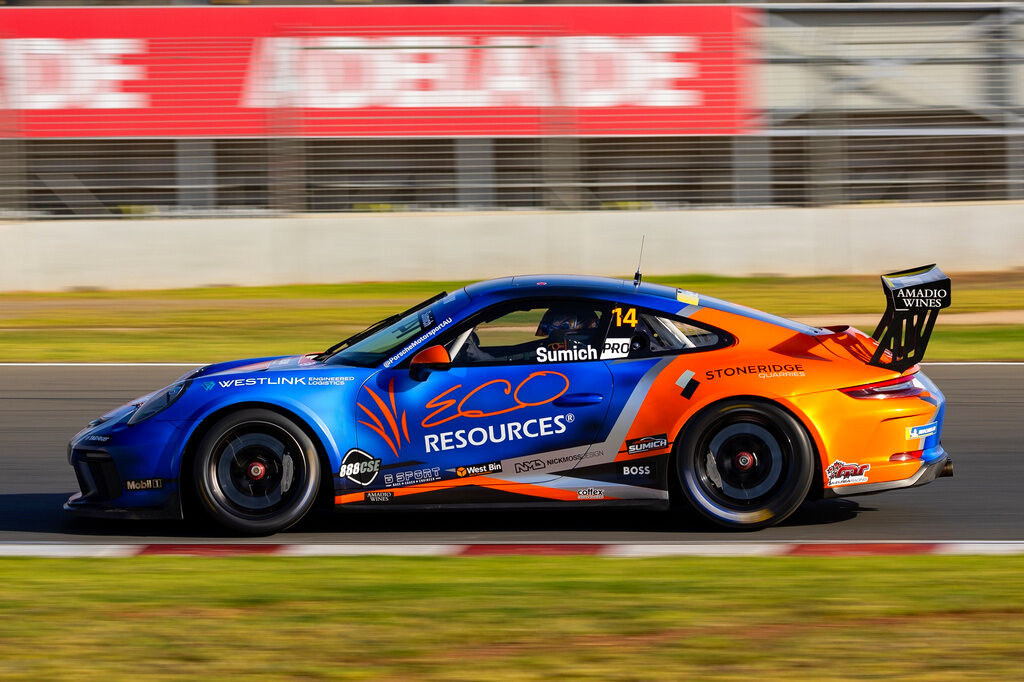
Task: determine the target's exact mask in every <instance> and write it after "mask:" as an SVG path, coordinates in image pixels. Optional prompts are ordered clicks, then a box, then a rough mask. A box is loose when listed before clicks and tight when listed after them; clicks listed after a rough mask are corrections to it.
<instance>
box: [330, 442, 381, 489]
mask: <svg viewBox="0 0 1024 682" xmlns="http://www.w3.org/2000/svg"><path fill="white" fill-rule="evenodd" d="M379 472H380V460H379V459H376V458H375V457H371V456H370V455H368V454H367V453H365V452H363V451H362V450H357V449H355V448H353V449H352V450H349V451H348V452H347V453H346V454H345V458H344V459H342V460H341V469H340V470H339V471H338V476H340V477H341V478H347V479H348V480H350V481H352V482H353V483H356V484H358V485H362V486H366V485H370V484H371V483H373V482H374V480H375V479H376V478H377V474H378V473H379Z"/></svg>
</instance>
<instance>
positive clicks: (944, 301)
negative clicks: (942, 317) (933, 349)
mask: <svg viewBox="0 0 1024 682" xmlns="http://www.w3.org/2000/svg"><path fill="white" fill-rule="evenodd" d="M882 291H884V292H885V313H884V314H883V315H882V319H881V320H880V321H879V322H878V326H877V327H876V328H875V333H874V334H872V335H871V336H872V337H873V338H874V339H875V340H876V341H878V348H877V349H875V354H874V355H873V356H872V357H871V360H869V361H868V364H871V365H874V366H875V367H882V368H884V369H891V370H894V371H897V372H902V371H903V370H905V369H907V368H908V367H912V366H913V365H916V364H917V363H919V362H921V360H922V358H924V351H925V348H927V346H928V339H929V338H931V335H932V329H933V328H934V327H935V320H936V319H937V318H938V317H939V311H940V310H942V309H943V308H948V307H949V304H950V301H951V298H950V292H949V277H947V276H946V275H945V273H943V272H942V270H939V269H938V268H937V267H936V266H935V265H934V264H932V265H926V266H924V267H920V268H913V269H911V270H901V271H900V272H890V273H889V274H888V275H882Z"/></svg>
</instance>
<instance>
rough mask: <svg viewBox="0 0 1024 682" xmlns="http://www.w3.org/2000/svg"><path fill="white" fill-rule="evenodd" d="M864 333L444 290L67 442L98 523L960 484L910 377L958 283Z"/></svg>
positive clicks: (692, 309) (700, 310)
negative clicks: (321, 504)
mask: <svg viewBox="0 0 1024 682" xmlns="http://www.w3.org/2000/svg"><path fill="white" fill-rule="evenodd" d="M882 284H883V291H884V292H885V296H886V310H885V313H884V315H883V317H882V320H881V322H880V323H879V325H878V328H877V329H876V330H875V332H874V334H873V336H868V335H866V334H864V333H862V332H860V331H858V330H857V329H854V328H852V327H846V326H836V327H824V328H819V327H812V326H808V325H806V324H801V323H798V322H794V321H791V320H787V319H784V318H781V317H777V316H775V315H771V314H767V313H764V312H760V311H757V310H753V309H750V308H746V307H743V306H740V305H736V304H733V303H729V302H726V301H723V300H719V299H716V298H712V297H709V296H704V295H701V294H698V293H694V292H692V291H686V290H682V289H676V288H672V287H668V286H662V285H656V284H651V283H647V282H643V281H642V278H641V276H640V274H639V273H637V276H636V277H635V278H634V280H633V281H629V280H620V279H610V278H601V277H583V276H567V275H551V276H516V277H506V278H502V279H494V280H490V281H485V282H479V283H476V284H471V285H469V286H467V287H465V288H463V289H459V290H458V291H455V292H454V293H451V294H449V293H444V292H442V293H439V294H438V295H436V296H433V297H431V298H429V299H427V300H426V301H423V302H422V303H420V304H419V305H417V306H414V307H413V308H410V309H409V310H406V311H404V312H402V313H399V314H397V315H394V316H392V317H389V318H387V319H384V320H381V321H380V322H378V323H376V324H374V325H372V326H371V327H369V328H367V329H366V330H364V331H362V332H360V333H358V334H356V335H354V336H352V337H350V338H348V339H345V340H344V341H342V342H341V343H338V344H335V345H334V346H332V347H330V348H328V349H327V350H326V351H323V352H319V353H313V354H306V355H295V356H287V357H272V358H260V359H250V360H238V361H234V362H223V363H218V364H212V365H207V366H205V367H201V368H199V369H196V370H195V371H192V372H189V373H188V374H186V375H185V376H183V377H181V378H180V379H179V380H177V381H175V382H174V383H172V384H171V385H170V386H167V387H166V388H163V389H161V390H159V391H156V392H154V393H151V394H149V395H146V396H143V397H141V398H139V399H137V400H133V401H131V402H130V403H128V404H126V405H123V406H122V407H119V408H117V409H115V410H113V411H111V412H109V413H107V414H105V415H103V416H102V417H100V418H98V419H96V420H94V421H92V422H91V423H90V424H89V425H88V427H86V428H85V429H84V430H82V431H81V432H80V433H78V434H77V435H76V436H75V437H74V438H73V439H72V441H71V443H70V445H69V447H68V459H69V462H70V464H71V466H72V467H74V471H75V473H76V475H77V478H78V481H79V484H80V487H81V492H80V493H77V494H75V495H73V496H72V497H71V498H70V499H69V500H68V501H67V503H66V504H65V509H67V510H68V511H71V512H77V513H81V514H85V515H92V516H103V517H128V518H153V517H170V518H181V517H183V516H184V515H186V514H188V513H193V512H202V513H205V514H206V515H208V516H209V517H210V518H212V519H213V520H214V521H216V522H217V523H219V524H221V525H223V526H224V527H226V528H228V529H231V530H232V531H235V532H241V533H247V534H270V533H274V532H277V531H280V530H282V529H284V528H287V527H289V526H291V525H293V524H295V523H297V522H298V521H299V520H300V519H302V518H303V517H304V516H305V515H306V514H307V512H308V511H309V510H310V509H311V508H312V507H313V505H314V503H316V502H317V501H318V500H321V501H325V502H326V503H327V504H333V505H334V506H335V507H338V508H341V509H345V508H367V507H371V508H399V507H401V508H436V507H456V508H466V509H469V508H478V507H482V506H502V505H504V506H513V505H534V506H538V505H546V506H557V507H568V506H607V505H648V506H654V507H664V508H666V509H668V508H670V507H671V508H675V509H680V508H683V509H685V508H691V509H694V510H696V511H697V512H699V514H701V515H703V516H704V517H706V518H707V519H709V520H711V521H713V522H715V523H717V524H720V525H722V526H726V527H730V528H735V529H757V528H763V527H765V526H769V525H772V524H775V523H778V522H779V521H781V520H782V519H785V518H786V517H787V516H789V515H790V514H791V513H793V512H794V511H795V510H796V509H797V507H799V506H800V504H801V503H803V502H804V501H805V500H807V499H816V498H820V497H822V496H837V495H857V494H862V493H877V492H880V491H884V490H891V489H896V488H905V487H910V486H916V485H921V484H924V483H928V482H930V481H932V480H933V479H935V478H936V477H940V476H950V475H952V462H951V460H950V458H949V456H948V455H947V454H946V452H945V451H944V450H943V449H942V446H941V445H940V437H941V434H942V422H943V415H944V411H945V399H944V398H943V395H942V393H941V392H940V391H939V389H938V388H937V387H936V385H935V384H934V383H933V382H932V381H931V380H930V379H929V378H928V377H926V376H925V374H924V373H923V372H922V371H920V369H919V366H918V364H917V363H918V362H919V361H920V359H921V358H922V357H923V354H924V351H925V348H926V346H927V343H928V339H929V337H930V335H931V331H932V328H933V326H934V324H935V319H936V317H937V315H938V312H939V310H940V309H942V308H945V307H947V306H948V305H949V303H950V283H949V278H948V277H946V276H945V275H944V274H943V273H942V271H941V270H939V269H938V268H937V267H935V266H926V267H923V268H917V269H914V270H907V271H902V272H897V273H891V274H889V275H884V276H883V277H882Z"/></svg>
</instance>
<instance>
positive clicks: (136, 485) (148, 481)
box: [124, 478, 164, 490]
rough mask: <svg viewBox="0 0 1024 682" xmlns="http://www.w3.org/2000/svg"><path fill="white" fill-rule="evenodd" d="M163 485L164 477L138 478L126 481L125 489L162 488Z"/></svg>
mask: <svg viewBox="0 0 1024 682" xmlns="http://www.w3.org/2000/svg"><path fill="white" fill-rule="evenodd" d="M163 487H164V479H162V478H137V479H132V480H130V481H125V482H124V489H125V490H162V489H163Z"/></svg>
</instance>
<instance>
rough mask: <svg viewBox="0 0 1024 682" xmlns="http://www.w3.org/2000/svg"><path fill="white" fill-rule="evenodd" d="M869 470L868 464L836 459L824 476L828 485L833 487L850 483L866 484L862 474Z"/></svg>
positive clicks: (865, 478)
mask: <svg viewBox="0 0 1024 682" xmlns="http://www.w3.org/2000/svg"><path fill="white" fill-rule="evenodd" d="M870 469H871V465H870V464H857V463H855V462H844V461H842V460H839V459H837V460H836V461H834V462H832V464H830V465H829V466H828V469H826V470H825V474H826V475H827V476H828V484H829V485H830V486H832V487H835V486H840V485H850V484H851V483H867V480H868V477H867V476H865V475H864V474H866V473H867V472H868V471H869V470H870Z"/></svg>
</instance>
